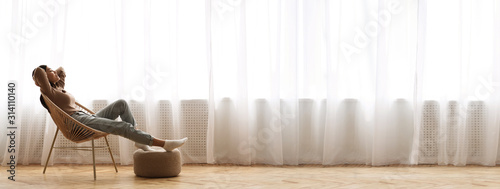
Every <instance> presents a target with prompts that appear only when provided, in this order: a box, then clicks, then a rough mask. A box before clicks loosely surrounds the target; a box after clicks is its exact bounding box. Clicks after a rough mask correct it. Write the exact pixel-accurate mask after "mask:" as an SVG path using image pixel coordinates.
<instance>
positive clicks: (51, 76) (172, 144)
mask: <svg viewBox="0 0 500 189" xmlns="http://www.w3.org/2000/svg"><path fill="white" fill-rule="evenodd" d="M32 76H33V80H34V81H35V84H36V86H38V87H40V92H41V93H43V94H44V95H45V96H47V97H48V98H49V99H50V100H52V102H54V103H55V104H56V105H57V106H58V107H59V108H61V109H62V110H63V111H65V112H66V113H68V115H71V117H73V118H75V119H76V120H78V121H80V122H81V123H83V124H85V125H87V126H89V127H92V128H94V129H96V130H100V131H103V132H106V133H110V134H115V135H120V136H122V137H125V138H128V139H130V140H132V141H134V142H135V146H136V147H138V148H140V149H143V150H145V151H150V150H151V148H150V146H160V147H163V148H164V149H165V150H167V151H172V150H174V149H175V148H178V147H181V146H182V145H184V143H185V142H186V140H187V138H183V139H179V140H161V139H157V138H155V137H153V136H151V135H150V134H148V133H146V132H144V131H141V130H137V129H136V128H135V125H136V124H135V120H134V117H133V115H132V113H131V112H130V109H129V107H128V104H127V102H126V101H125V100H117V101H115V102H113V103H111V104H110V105H108V106H106V107H105V108H104V109H102V110H100V111H99V112H97V113H96V114H95V115H89V114H87V113H85V112H83V111H79V110H78V109H77V108H76V104H75V98H74V97H73V95H71V94H70V93H68V92H67V91H66V90H64V86H65V84H66V83H65V78H66V73H65V72H64V69H63V68H62V67H59V68H58V69H57V70H52V69H50V68H49V67H47V66H46V65H41V66H39V67H37V68H35V70H33V73H32ZM40 101H41V103H42V105H43V106H44V107H45V108H47V105H46V104H45V101H44V100H43V98H42V96H40ZM47 110H48V109H47ZM118 116H120V118H121V119H122V121H116V120H115V119H116V118H118Z"/></svg>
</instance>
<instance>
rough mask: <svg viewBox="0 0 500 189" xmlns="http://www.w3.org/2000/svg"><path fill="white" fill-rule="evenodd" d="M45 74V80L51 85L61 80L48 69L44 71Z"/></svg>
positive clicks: (54, 72)
mask: <svg viewBox="0 0 500 189" xmlns="http://www.w3.org/2000/svg"><path fill="white" fill-rule="evenodd" d="M45 73H47V78H48V79H49V81H50V82H51V83H55V82H57V81H59V80H60V79H61V78H59V76H58V75H57V73H56V71H54V70H52V69H51V68H49V67H47V69H45Z"/></svg>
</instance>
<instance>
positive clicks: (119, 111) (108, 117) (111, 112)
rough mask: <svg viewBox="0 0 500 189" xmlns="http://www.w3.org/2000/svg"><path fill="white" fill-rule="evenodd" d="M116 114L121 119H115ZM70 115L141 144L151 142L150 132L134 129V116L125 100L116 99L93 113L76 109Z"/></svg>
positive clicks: (86, 123)
mask: <svg viewBox="0 0 500 189" xmlns="http://www.w3.org/2000/svg"><path fill="white" fill-rule="evenodd" d="M118 116H120V118H121V119H122V121H116V120H115V119H116V118H118ZM71 117H73V118H75V119H76V120H78V121H80V122H81V123H83V124H85V125H87V126H89V127H91V128H94V129H96V130H99V131H103V132H106V133H110V134H114V135H120V136H122V137H125V138H128V139H130V140H132V141H134V142H137V143H141V144H146V145H152V144H153V137H152V136H151V135H150V134H148V133H146V132H144V131H141V130H136V129H135V120H134V116H133V115H132V112H130V108H129V107H128V104H127V101H125V100H117V101H115V102H113V103H111V104H110V105H108V106H106V107H105V108H103V109H102V110H100V111H99V112H97V113H96V114H95V115H89V114H87V113H85V112H82V111H77V112H75V113H73V114H72V115H71Z"/></svg>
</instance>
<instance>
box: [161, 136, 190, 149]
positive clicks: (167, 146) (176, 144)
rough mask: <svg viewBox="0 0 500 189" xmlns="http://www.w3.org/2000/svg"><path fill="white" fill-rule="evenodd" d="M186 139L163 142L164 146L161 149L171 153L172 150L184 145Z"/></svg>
mask: <svg viewBox="0 0 500 189" xmlns="http://www.w3.org/2000/svg"><path fill="white" fill-rule="evenodd" d="M187 139H188V138H187V137H186V138H183V139H179V140H165V145H163V149H165V150H167V151H172V150H174V149H176V148H179V147H181V146H182V145H184V143H186V140H187Z"/></svg>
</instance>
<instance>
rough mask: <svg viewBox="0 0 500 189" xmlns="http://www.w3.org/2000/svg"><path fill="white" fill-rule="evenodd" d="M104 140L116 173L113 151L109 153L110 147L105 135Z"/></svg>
mask: <svg viewBox="0 0 500 189" xmlns="http://www.w3.org/2000/svg"><path fill="white" fill-rule="evenodd" d="M104 140H105V141H106V145H108V151H109V155H110V156H111V160H112V161H113V165H114V166H115V171H116V172H117V173H118V168H116V163H115V158H113V153H111V147H109V143H108V137H107V136H105V137H104Z"/></svg>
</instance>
